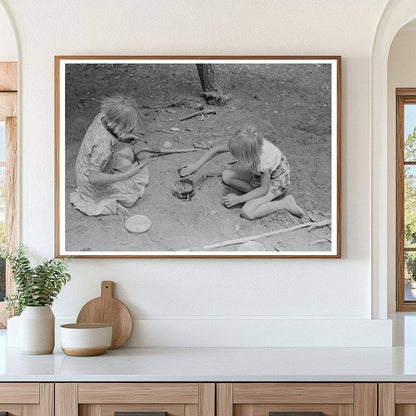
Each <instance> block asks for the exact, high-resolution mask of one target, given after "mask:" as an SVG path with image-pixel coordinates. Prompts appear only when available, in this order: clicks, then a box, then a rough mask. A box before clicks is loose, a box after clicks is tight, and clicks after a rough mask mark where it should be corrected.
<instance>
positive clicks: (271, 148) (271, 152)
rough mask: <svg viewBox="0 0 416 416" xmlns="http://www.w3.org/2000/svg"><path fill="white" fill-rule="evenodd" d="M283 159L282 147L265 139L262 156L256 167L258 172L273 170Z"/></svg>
mask: <svg viewBox="0 0 416 416" xmlns="http://www.w3.org/2000/svg"><path fill="white" fill-rule="evenodd" d="M281 159H282V152H281V151H280V149H279V148H278V147H276V146H275V145H274V144H272V143H270V142H268V141H267V140H264V139H263V144H262V147H261V153H260V157H259V160H258V162H257V163H256V165H255V166H254V168H255V170H256V172H257V173H258V174H264V173H265V172H273V171H274V170H276V169H277V167H278V166H279V164H280V160H281Z"/></svg>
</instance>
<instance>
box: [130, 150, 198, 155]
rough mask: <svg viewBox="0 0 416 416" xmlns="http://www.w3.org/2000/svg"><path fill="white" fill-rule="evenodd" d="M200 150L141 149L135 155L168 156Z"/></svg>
mask: <svg viewBox="0 0 416 416" xmlns="http://www.w3.org/2000/svg"><path fill="white" fill-rule="evenodd" d="M198 150H200V149H143V150H140V151H139V152H137V153H136V155H138V154H139V153H143V152H147V153H157V154H159V155H170V154H172V153H189V152H197V151H198Z"/></svg>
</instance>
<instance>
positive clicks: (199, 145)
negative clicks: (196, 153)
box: [193, 143, 211, 150]
mask: <svg viewBox="0 0 416 416" xmlns="http://www.w3.org/2000/svg"><path fill="white" fill-rule="evenodd" d="M193 146H194V147H195V149H201V150H209V149H211V146H209V145H207V144H201V143H194V144H193Z"/></svg>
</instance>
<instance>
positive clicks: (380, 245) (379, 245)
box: [370, 0, 416, 319]
mask: <svg viewBox="0 0 416 416" xmlns="http://www.w3.org/2000/svg"><path fill="white" fill-rule="evenodd" d="M415 17H416V3H415V1H414V0H392V1H390V2H389V3H388V4H387V6H386V8H385V10H384V13H383V15H382V16H381V18H380V22H379V24H378V27H377V30H376V33H375V37H374V42H373V49H372V56H371V69H370V71H371V80H372V83H371V101H370V105H371V112H370V115H371V140H372V169H371V172H372V186H371V188H372V205H371V230H372V233H371V238H372V242H371V259H372V264H371V266H372V317H373V318H374V319H386V317H387V281H388V256H389V255H391V253H389V252H388V229H387V224H388V215H389V213H388V208H387V203H388V198H389V194H388V183H387V179H388V172H387V160H388V152H387V148H388V142H387V141H388V134H387V128H388V114H387V105H388V102H387V100H388V96H387V75H388V71H387V63H388V56H389V51H390V46H391V43H392V41H393V39H394V37H395V35H396V33H397V32H398V31H399V30H400V28H401V27H402V26H404V25H405V24H406V23H408V22H409V21H411V20H413V19H414V18H415Z"/></svg>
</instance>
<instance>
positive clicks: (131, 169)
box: [70, 96, 149, 216]
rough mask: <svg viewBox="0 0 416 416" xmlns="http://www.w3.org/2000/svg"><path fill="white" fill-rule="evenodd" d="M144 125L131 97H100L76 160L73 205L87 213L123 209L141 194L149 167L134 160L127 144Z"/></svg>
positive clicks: (109, 213)
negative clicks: (100, 100) (94, 115)
mask: <svg viewBox="0 0 416 416" xmlns="http://www.w3.org/2000/svg"><path fill="white" fill-rule="evenodd" d="M143 129H144V124H143V121H142V116H141V114H140V112H139V110H138V108H137V105H136V103H135V102H134V101H133V99H131V98H128V97H122V96H113V97H107V98H104V99H103V100H102V102H101V111H100V113H99V114H98V115H97V116H96V117H95V118H94V120H93V122H92V123H91V125H90V126H89V127H88V130H87V132H86V133H85V137H84V140H83V141H82V144H81V147H80V149H79V152H78V156H77V160H76V163H75V177H76V183H77V188H76V190H75V192H73V193H72V194H71V195H70V201H71V203H72V204H73V205H74V206H75V208H77V209H78V210H80V211H81V212H83V213H84V214H87V215H90V216H93V215H111V214H117V213H120V212H121V213H125V212H126V208H130V207H132V206H133V205H134V204H135V203H136V201H137V200H138V199H139V198H140V197H141V196H142V195H143V194H144V190H145V187H146V185H147V184H148V183H149V171H148V168H147V167H146V163H141V164H140V165H139V164H138V163H137V162H135V161H134V152H133V149H132V147H131V146H130V144H128V143H129V141H131V140H134V139H137V138H138V136H137V134H136V133H137V132H138V131H140V130H143Z"/></svg>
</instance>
